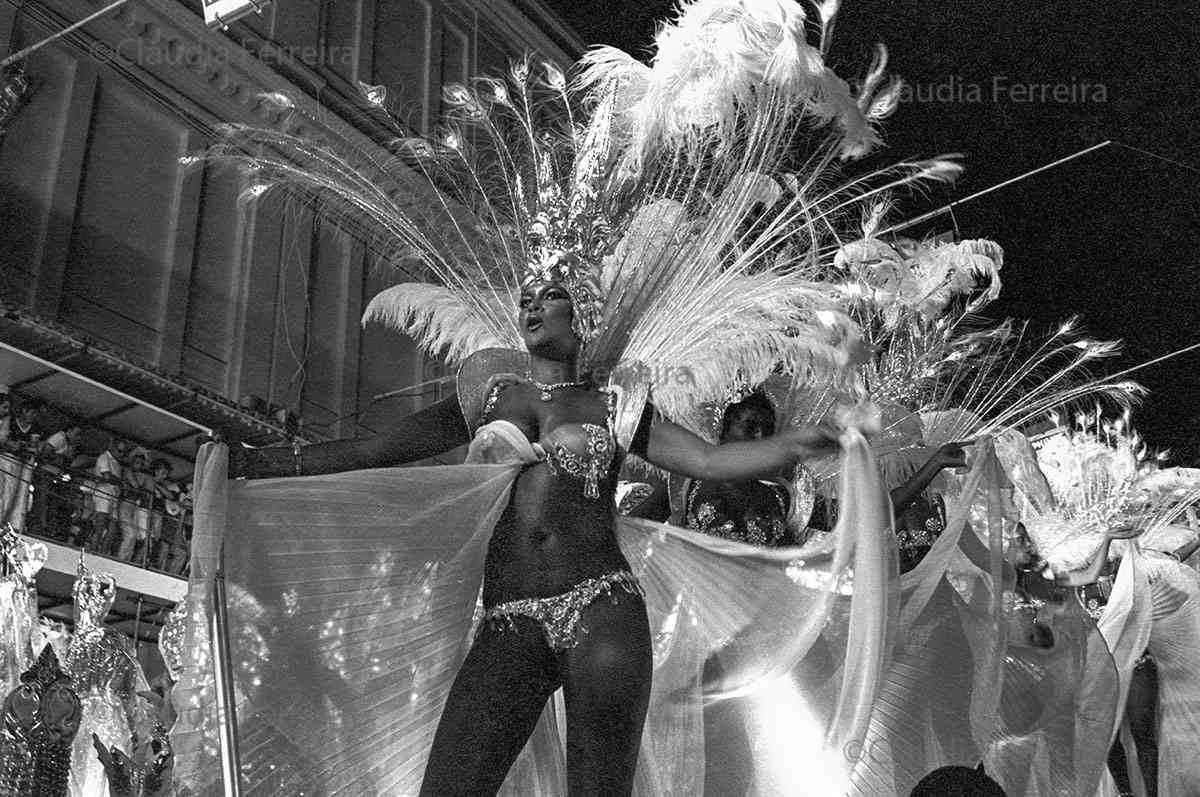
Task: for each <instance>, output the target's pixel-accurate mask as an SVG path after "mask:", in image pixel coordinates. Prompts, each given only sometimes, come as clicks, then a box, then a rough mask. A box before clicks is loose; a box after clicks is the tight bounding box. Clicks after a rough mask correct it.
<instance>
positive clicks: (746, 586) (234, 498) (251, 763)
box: [172, 422, 896, 797]
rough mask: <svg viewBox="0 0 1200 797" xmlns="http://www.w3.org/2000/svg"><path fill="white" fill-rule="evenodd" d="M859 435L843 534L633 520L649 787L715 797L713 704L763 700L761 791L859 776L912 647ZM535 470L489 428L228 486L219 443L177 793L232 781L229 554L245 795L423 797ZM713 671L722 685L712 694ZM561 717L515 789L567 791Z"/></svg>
mask: <svg viewBox="0 0 1200 797" xmlns="http://www.w3.org/2000/svg"><path fill="white" fill-rule="evenodd" d="M842 442H843V468H842V474H841V480H842V481H841V495H842V496H844V497H845V506H846V507H847V508H848V509H847V511H846V513H845V514H844V516H843V517H842V519H841V521H840V522H839V525H838V529H837V530H836V533H835V534H833V535H830V537H829V539H828V540H827V541H824V542H820V543H815V544H813V545H809V546H805V547H803V548H790V549H774V550H768V549H763V548H756V547H753V546H749V545H743V544H739V543H735V542H730V541H726V540H721V539H716V538H712V537H708V536H704V535H701V534H697V533H694V532H690V531H686V530H683V529H678V528H675V527H672V526H668V525H664V524H658V523H651V522H648V521H640V520H633V519H629V518H621V519H619V520H618V521H617V524H618V525H617V534H618V538H619V540H620V544H621V547H622V549H623V551H624V552H625V555H626V557H627V558H628V559H629V562H630V564H631V566H632V568H633V570H634V572H635V573H636V574H637V576H638V578H639V579H640V580H641V582H642V585H643V587H644V588H645V590H646V603H647V608H648V611H649V614H650V622H651V628H652V632H653V634H654V641H655V650H654V680H653V688H652V696H651V705H650V710H649V716H648V717H647V724H646V730H645V733H644V734H643V752H642V756H641V758H640V762H639V770H638V777H637V784H636V793H637V794H639V795H675V794H677V795H694V794H698V793H700V791H701V789H702V779H703V773H704V759H705V750H704V736H703V726H702V721H701V708H702V704H703V701H704V700H706V699H708V700H712V699H719V698H720V697H722V696H725V697H728V696H742V697H746V696H751V695H755V694H763V693H764V690H766V692H765V693H769V694H771V695H772V696H773V697H772V698H771V706H772V708H773V709H775V712H774V713H775V715H776V716H777V720H778V723H781V724H779V725H778V727H777V728H776V730H777V731H778V732H779V734H781V735H779V736H778V737H777V742H778V743H777V744H776V745H774V746H773V747H772V746H770V745H768V746H767V748H766V749H761V750H757V751H756V752H755V753H754V755H753V761H751V762H749V766H750V768H751V770H752V771H753V772H754V775H753V777H754V779H755V780H756V782H760V783H763V784H765V783H771V782H777V781H778V780H780V779H781V778H783V779H787V777H788V776H789V774H795V773H796V772H803V773H805V777H808V778H816V777H818V776H819V777H822V778H825V779H826V780H827V781H828V782H829V783H830V784H831V786H832V787H833V788H831V789H830V790H829V791H827V792H826V793H829V794H835V793H837V791H835V790H834V789H836V788H837V785H836V784H844V783H845V782H846V781H847V780H848V778H849V777H850V772H851V770H852V768H853V764H854V762H853V761H852V760H851V759H850V758H848V757H847V756H846V755H845V754H844V750H845V749H846V748H847V746H848V745H849V744H850V743H851V741H852V740H854V739H862V738H863V736H864V735H865V732H866V728H867V724H868V722H869V718H870V714H871V708H872V706H873V704H874V700H875V696H876V694H877V691H878V686H879V683H880V681H881V679H882V674H883V672H884V669H885V666H886V663H887V656H888V654H889V653H890V640H891V639H892V637H893V635H894V633H895V628H894V625H890V624H889V618H891V617H894V616H895V612H896V606H895V602H894V597H895V591H894V589H892V588H889V585H888V581H889V578H890V576H891V574H893V573H894V571H895V553H894V551H893V550H892V548H891V547H890V540H891V534H892V524H891V510H890V504H889V502H888V499H887V494H886V493H885V492H884V490H883V487H882V485H881V483H880V480H879V477H878V472H877V469H876V467H875V464H874V462H873V460H872V458H871V454H870V451H869V449H868V447H867V446H866V443H865V441H864V440H863V438H862V437H861V435H859V434H858V433H857V432H853V431H851V432H847V433H846V434H845V435H844V436H843V441H842ZM536 460H537V452H536V451H535V449H534V447H533V446H531V444H530V443H529V442H528V441H527V440H526V439H525V438H524V436H523V435H521V434H520V432H518V431H517V430H516V428H515V427H512V426H511V425H509V424H506V423H504V422H496V423H492V424H489V425H487V426H485V427H483V428H481V429H480V430H479V432H478V433H477V434H476V435H475V438H474V441H473V443H472V446H471V452H470V455H469V457H468V460H467V463H466V464H463V465H455V466H442V467H421V468H392V469H379V470H367V471H356V472H350V473H341V474H335V475H330V476H315V477H304V478H288V479H265V480H261V481H249V482H230V481H228V480H227V479H226V477H225V472H226V462H227V452H226V451H225V450H224V448H223V447H221V446H208V447H206V448H205V449H203V450H202V451H201V455H200V457H199V460H198V463H197V505H196V512H195V532H194V541H193V556H194V558H193V562H194V564H193V576H192V585H191V586H192V589H191V592H190V595H189V604H190V609H191V613H190V620H189V624H188V629H187V634H186V641H185V650H186V654H187V657H188V661H187V662H186V663H185V668H184V672H183V675H182V676H181V679H180V682H179V683H178V685H177V686H176V689H175V693H174V696H173V701H174V703H175V705H176V707H177V709H178V710H179V720H178V722H177V724H176V726H175V728H174V730H173V732H172V739H173V742H174V745H175V751H176V766H175V773H176V782H177V785H178V787H179V788H180V790H181V792H183V793H185V794H186V793H206V792H213V791H215V790H216V789H218V788H219V771H220V769H219V766H218V765H217V761H216V759H215V754H216V750H217V747H216V744H215V730H216V712H215V701H214V699H213V697H214V695H215V691H214V689H213V683H212V670H211V666H210V658H211V657H210V654H209V650H210V648H209V645H208V644H207V642H208V639H207V631H206V625H205V620H204V618H205V616H206V613H207V611H208V606H209V603H210V601H209V594H210V593H209V584H210V583H211V579H212V574H213V571H214V567H215V562H216V557H217V552H218V551H219V550H220V546H221V544H222V543H223V544H224V547H225V561H226V567H227V579H228V582H229V585H230V613H231V626H232V631H231V633H232V636H233V644H232V647H233V653H234V671H235V677H236V685H237V691H238V698H239V705H238V719H239V736H240V740H241V741H240V746H241V756H242V769H243V789H244V793H248V794H254V795H260V794H262V795H266V794H278V795H284V794H286V795H289V797H292V796H293V795H297V794H300V793H303V794H307V795H319V794H334V793H336V794H339V795H360V794H361V795H384V794H386V795H406V794H415V793H416V792H417V790H418V788H419V785H420V780H421V775H422V772H423V769H424V765H425V758H426V756H427V754H428V749H429V745H430V742H431V740H432V737H433V730H434V728H435V727H436V724H437V721H438V717H439V714H440V712H441V708H442V704H443V702H444V700H445V696H446V693H447V690H448V688H449V686H450V683H451V681H452V679H453V678H454V675H455V673H456V672H457V669H458V666H459V663H460V662H461V660H462V657H463V656H464V654H465V652H466V649H467V647H468V645H469V644H470V639H471V633H472V625H473V619H474V617H475V615H476V611H477V604H478V596H479V588H480V581H481V578H482V563H483V556H484V552H485V548H486V545H487V540H488V536H489V534H490V532H491V529H492V528H493V526H494V525H495V523H496V521H497V518H498V517H499V515H500V513H501V512H502V511H503V509H504V507H505V505H506V503H507V501H508V494H509V489H510V487H511V485H512V482H513V480H514V478H515V476H516V474H517V473H518V471H519V470H520V469H521V468H522V467H525V466H526V465H528V464H529V463H531V462H533V461H536ZM851 574H852V583H853V588H852V589H851V588H850V584H851ZM893 586H894V585H893ZM851 592H852V595H851V596H845V595H843V593H851ZM840 595H841V596H842V597H841V598H840V599H839V596H840ZM835 611H836V612H837V618H836V625H837V626H838V628H839V631H838V633H837V634H836V635H835V636H834V637H832V638H831V640H832V642H831V644H827V645H826V646H825V647H826V648H827V649H828V650H830V651H831V658H832V663H833V664H834V665H835V666H834V667H833V668H831V669H830V673H831V674H832V679H831V680H832V681H833V683H832V684H831V686H830V691H829V694H831V695H832V699H830V700H828V701H827V702H825V703H823V704H822V708H821V709H820V710H814V712H810V714H809V715H804V716H801V715H799V714H797V713H796V712H793V711H789V710H788V709H789V708H790V707H791V706H793V705H794V704H795V703H796V702H797V700H798V699H799V698H798V697H797V693H796V691H795V687H794V686H789V685H788V684H789V682H788V681H787V676H788V674H789V673H790V672H791V671H792V670H793V669H794V668H795V666H796V665H797V663H798V662H800V661H801V660H802V659H803V658H804V657H805V655H806V653H807V652H808V650H809V648H810V647H811V646H812V645H813V644H814V642H815V641H816V640H817V638H818V637H819V636H820V635H821V634H822V631H823V630H824V629H825V628H826V626H827V624H828V623H829V622H830V618H831V617H832V616H833V614H832V613H834V612H835ZM846 650H851V651H853V655H852V656H850V657H846V655H845V652H846ZM712 657H717V658H719V659H720V661H721V665H722V666H721V670H722V672H723V673H724V678H723V679H722V680H721V682H719V683H710V684H704V683H702V678H701V673H702V670H703V666H704V663H705V662H706V661H707V660H709V659H710V658H712ZM770 690H775V691H774V692H771V691H770ZM780 690H782V693H781V691H780ZM789 700H790V702H789ZM560 720H561V709H560V708H559V707H557V706H556V705H555V703H554V702H552V703H551V704H550V705H549V706H548V707H547V710H546V712H545V714H544V715H543V721H542V722H541V723H540V725H539V727H538V729H537V730H536V731H535V733H534V736H533V738H532V739H531V740H530V742H529V744H528V745H527V746H526V749H525V751H524V752H523V753H522V757H521V759H520V760H519V761H518V763H517V765H516V766H515V767H514V769H513V770H512V772H511V773H510V776H509V779H508V781H507V782H506V786H505V789H506V793H509V794H513V795H537V794H545V795H560V794H563V793H565V789H564V787H563V784H564V768H565V763H564V761H563V753H562V744H561V733H562V727H561V722H560ZM780 744H782V745H783V746H784V747H785V748H786V752H787V753H789V754H790V755H782V756H781V755H780V752H781V750H780V749H779V745H780ZM711 752H714V751H710V753H711ZM780 767H783V768H784V769H785V770H786V771H784V772H780V771H778V770H779V768H780Z"/></svg>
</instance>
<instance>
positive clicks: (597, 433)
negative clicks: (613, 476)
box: [483, 382, 617, 501]
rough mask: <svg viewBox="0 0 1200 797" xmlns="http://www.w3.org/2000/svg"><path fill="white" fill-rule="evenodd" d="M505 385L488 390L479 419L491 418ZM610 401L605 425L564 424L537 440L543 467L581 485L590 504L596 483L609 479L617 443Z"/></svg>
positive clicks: (597, 492)
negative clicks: (481, 416)
mask: <svg viewBox="0 0 1200 797" xmlns="http://www.w3.org/2000/svg"><path fill="white" fill-rule="evenodd" d="M508 384H509V383H508V382H497V383H496V384H495V385H493V386H492V388H491V389H490V390H489V391H488V396H487V401H486V402H485V403H484V406H483V420H484V421H487V420H489V419H490V418H491V413H492V410H493V409H494V408H495V406H496V402H497V401H498V400H499V398H500V394H501V393H502V392H503V391H504V388H506V387H507V386H508ZM612 411H613V405H612V402H611V401H610V402H609V419H608V424H607V425H606V426H601V425H600V424H596V423H564V424H561V425H559V426H556V427H554V428H553V429H551V430H550V431H549V432H546V433H545V434H543V435H542V439H541V440H540V441H539V443H540V445H541V448H542V450H543V452H544V453H545V457H546V460H545V461H546V464H547V465H548V466H549V468H550V472H551V473H553V474H554V475H555V476H570V477H572V478H575V479H579V480H580V481H582V482H583V494H584V495H586V496H587V497H588V498H590V499H592V500H593V501H595V500H598V499H599V498H600V482H602V481H604V480H606V479H607V478H608V477H609V471H610V470H611V469H612V465H613V461H614V459H615V458H616V455H617V443H616V439H615V437H614V436H613V433H612Z"/></svg>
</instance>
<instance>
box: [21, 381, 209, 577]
mask: <svg viewBox="0 0 1200 797" xmlns="http://www.w3.org/2000/svg"><path fill="white" fill-rule="evenodd" d="M46 410H47V408H46V406H45V404H44V403H42V402H41V401H38V400H37V399H24V400H18V399H17V398H16V397H14V396H13V395H10V393H9V392H8V389H7V388H5V387H4V386H2V385H0V524H4V523H8V524H10V525H12V526H13V528H15V529H16V530H17V531H20V532H23V533H27V534H32V535H34V536H39V537H43V538H45V539H48V540H52V541H55V542H60V543H64V544H68V545H72V546H74V547H77V548H82V549H84V550H87V551H91V552H93V553H99V554H103V555H106V556H111V557H113V558H116V559H120V560H123V561H128V562H133V563H135V564H139V565H141V566H143V567H148V568H152V569H155V570H159V571H162V572H165V573H171V574H177V575H183V574H184V573H185V571H186V568H187V559H188V548H189V544H190V542H191V497H190V495H189V488H190V484H189V483H187V482H186V481H177V480H176V479H174V478H172V465H171V463H170V462H169V461H168V460H166V459H163V458H161V457H153V456H151V453H150V452H149V451H147V450H146V449H145V448H141V447H139V446H134V445H133V444H131V443H130V442H129V441H127V440H122V439H120V438H117V437H113V436H110V437H108V439H107V442H106V443H104V444H103V445H102V446H97V448H99V449H100V450H99V451H98V452H97V453H95V454H89V453H88V452H87V451H85V450H83V445H82V440H83V439H84V430H83V428H82V427H81V426H79V425H77V424H74V423H71V422H69V421H68V422H67V423H66V424H65V425H61V428H58V429H56V430H55V431H53V432H52V433H49V434H48V433H47V431H48V430H47V429H46V428H45V422H44V418H45V416H46V414H47V413H46Z"/></svg>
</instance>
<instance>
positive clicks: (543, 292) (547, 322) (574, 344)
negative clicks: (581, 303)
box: [517, 282, 579, 359]
mask: <svg viewBox="0 0 1200 797" xmlns="http://www.w3.org/2000/svg"><path fill="white" fill-rule="evenodd" d="M520 306H521V312H520V315H519V317H518V322H517V323H518V325H519V326H520V328H521V338H522V339H523V340H524V341H525V348H526V349H528V350H529V353H530V354H539V355H542V356H544V357H549V358H552V359H564V358H565V357H567V356H570V355H573V354H575V353H576V351H577V350H578V347H579V340H578V339H577V338H576V337H575V330H574V329H572V327H571V320H572V319H573V317H574V309H573V307H572V305H571V295H570V294H569V293H567V289H566V288H564V287H563V286H562V285H560V284H559V283H557V282H534V283H530V284H529V285H526V286H525V287H524V288H523V289H522V290H521V305H520Z"/></svg>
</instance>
